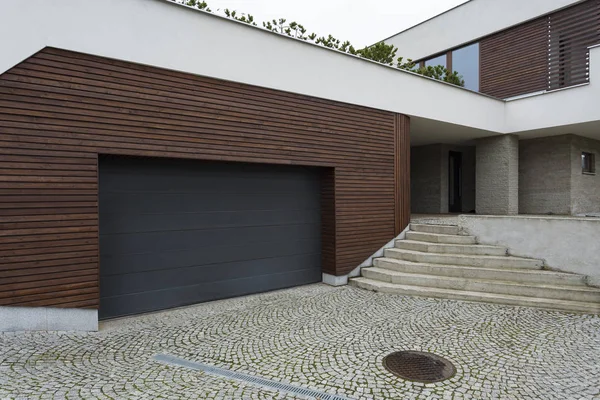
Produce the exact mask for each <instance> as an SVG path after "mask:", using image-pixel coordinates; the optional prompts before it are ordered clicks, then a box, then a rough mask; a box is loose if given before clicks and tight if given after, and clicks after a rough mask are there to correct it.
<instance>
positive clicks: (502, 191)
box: [475, 135, 519, 215]
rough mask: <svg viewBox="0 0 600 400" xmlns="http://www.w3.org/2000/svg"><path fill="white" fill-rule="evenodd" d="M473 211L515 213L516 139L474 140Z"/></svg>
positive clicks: (502, 213)
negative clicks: (475, 142) (474, 195)
mask: <svg viewBox="0 0 600 400" xmlns="http://www.w3.org/2000/svg"><path fill="white" fill-rule="evenodd" d="M476 163H477V171H476V182H475V184H476V196H477V198H476V211H477V213H478V214H492V215H512V214H518V212H519V138H518V137H517V136H515V135H503V136H496V137H492V138H486V139H479V140H477V146H476Z"/></svg>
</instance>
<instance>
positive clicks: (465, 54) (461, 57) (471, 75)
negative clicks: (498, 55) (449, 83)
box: [452, 43, 479, 92]
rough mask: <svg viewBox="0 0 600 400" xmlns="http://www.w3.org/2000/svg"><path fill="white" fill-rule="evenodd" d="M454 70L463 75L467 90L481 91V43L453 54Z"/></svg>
mask: <svg viewBox="0 0 600 400" xmlns="http://www.w3.org/2000/svg"><path fill="white" fill-rule="evenodd" d="M452 70H453V71H456V72H458V74H459V75H462V77H463V79H464V80H465V88H467V89H470V90H474V91H476V92H478V91H479V43H473V44H471V45H468V46H465V47H462V48H460V49H456V50H454V51H453V52H452Z"/></svg>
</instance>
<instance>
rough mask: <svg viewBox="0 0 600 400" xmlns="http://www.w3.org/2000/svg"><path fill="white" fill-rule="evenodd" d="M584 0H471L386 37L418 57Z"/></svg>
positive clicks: (409, 55)
mask: <svg viewBox="0 0 600 400" xmlns="http://www.w3.org/2000/svg"><path fill="white" fill-rule="evenodd" d="M580 1H582V0H471V1H469V2H468V3H465V4H462V5H460V6H458V7H456V8H454V9H452V10H449V11H447V12H445V13H443V14H440V15H438V16H437V17H434V18H432V19H430V20H428V21H425V22H423V23H422V24H419V25H416V26H414V27H412V28H410V29H408V30H405V31H403V32H400V33H398V34H397V35H395V36H392V37H390V38H388V39H386V40H385V42H386V43H388V44H393V45H394V46H396V47H398V48H399V50H398V55H400V56H403V57H405V58H412V59H413V60H418V59H421V58H424V57H428V56H431V55H434V54H436V53H440V52H442V51H446V50H449V49H451V48H454V47H457V46H460V45H461V44H465V43H467V42H472V41H474V40H476V39H479V38H482V37H484V36H487V35H490V34H492V33H495V32H498V31H501V30H504V29H506V28H509V27H511V26H514V25H518V24H521V23H523V22H525V21H529V20H532V19H534V18H537V17H539V16H541V15H544V14H548V13H550V12H552V11H555V10H558V9H561V8H564V7H567V6H569V5H572V4H575V3H578V2H580Z"/></svg>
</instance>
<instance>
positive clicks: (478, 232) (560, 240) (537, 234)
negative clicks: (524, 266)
mask: <svg viewBox="0 0 600 400" xmlns="http://www.w3.org/2000/svg"><path fill="white" fill-rule="evenodd" d="M458 225H459V226H460V227H461V228H462V229H463V230H465V231H466V232H468V233H469V234H471V235H475V236H477V238H478V239H479V242H480V243H485V244H491V245H499V246H504V247H507V248H508V249H509V253H510V254H511V255H515V256H521V257H531V258H538V259H543V260H544V261H545V264H546V265H547V266H548V267H549V268H550V269H554V270H559V271H565V272H572V273H576V274H581V275H587V276H588V283H589V284H591V285H594V286H600V257H599V255H600V241H599V239H598V238H600V218H560V217H536V216H531V217H529V216H523V215H521V216H518V217H511V216H479V215H461V216H460V217H459V218H458ZM523 238H526V240H523Z"/></svg>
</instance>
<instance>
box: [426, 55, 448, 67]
mask: <svg viewBox="0 0 600 400" xmlns="http://www.w3.org/2000/svg"><path fill="white" fill-rule="evenodd" d="M436 65H441V66H442V67H444V68H447V63H446V54H442V55H441V56H437V57H434V58H431V59H429V60H427V61H425V66H426V67H429V66H432V67H435V66H436Z"/></svg>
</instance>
